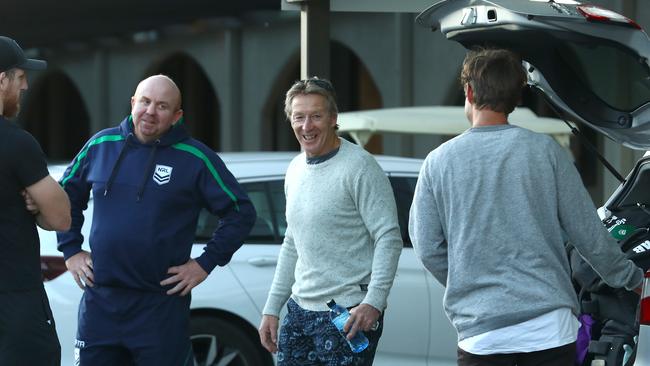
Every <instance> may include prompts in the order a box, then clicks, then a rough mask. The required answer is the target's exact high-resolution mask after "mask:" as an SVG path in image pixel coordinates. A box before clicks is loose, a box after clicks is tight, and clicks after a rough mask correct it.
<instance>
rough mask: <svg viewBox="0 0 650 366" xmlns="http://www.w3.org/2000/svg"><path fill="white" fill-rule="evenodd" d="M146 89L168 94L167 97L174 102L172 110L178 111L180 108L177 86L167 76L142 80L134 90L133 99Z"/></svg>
mask: <svg viewBox="0 0 650 366" xmlns="http://www.w3.org/2000/svg"><path fill="white" fill-rule="evenodd" d="M147 88H156V89H159V90H161V91H164V92H165V93H169V95H168V96H169V97H170V98H171V99H172V100H175V101H176V103H175V104H174V105H173V108H174V110H178V109H180V108H181V90H180V89H178V86H177V85H176V83H175V82H174V80H172V79H171V78H170V77H169V76H167V75H163V74H158V75H153V76H149V77H148V78H146V79H144V80H142V81H141V82H140V83H139V84H138V87H137V88H135V94H134V95H133V97H136V96H138V95H140V94H142V91H143V90H145V89H147Z"/></svg>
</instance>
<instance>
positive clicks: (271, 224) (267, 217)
mask: <svg viewBox="0 0 650 366" xmlns="http://www.w3.org/2000/svg"><path fill="white" fill-rule="evenodd" d="M242 188H243V189H244V190H245V191H246V193H247V194H248V197H249V198H250V199H251V201H252V202H253V205H254V206H255V210H256V211H257V220H256V221H255V225H253V228H252V229H251V232H250V234H249V235H248V238H247V239H246V243H249V244H280V243H282V238H283V237H284V232H285V231H286V229H287V222H286V220H285V216H284V206H285V201H284V181H283V180H276V181H269V182H255V183H244V184H242ZM218 226H219V218H218V217H216V216H214V215H212V214H210V213H209V212H208V211H207V210H203V211H201V214H200V215H199V220H198V224H197V228H196V241H198V242H206V241H208V240H210V238H212V234H213V233H214V231H215V230H216V229H217V227H218Z"/></svg>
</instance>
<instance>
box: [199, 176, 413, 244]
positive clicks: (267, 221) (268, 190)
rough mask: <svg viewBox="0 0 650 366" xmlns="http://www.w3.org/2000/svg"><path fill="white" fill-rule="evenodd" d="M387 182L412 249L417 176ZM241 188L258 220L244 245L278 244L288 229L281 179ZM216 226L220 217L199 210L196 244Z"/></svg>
mask: <svg viewBox="0 0 650 366" xmlns="http://www.w3.org/2000/svg"><path fill="white" fill-rule="evenodd" d="M389 179H390V183H391V186H392V187H393V193H394V194H395V201H396V203H397V218H398V220H399V226H400V230H401V234H402V240H403V241H404V246H406V247H411V240H410V239H409V235H408V220H409V210H410V208H411V201H412V200H413V192H414V191H415V183H416V182H417V178H416V177H390V178H389ZM242 188H244V190H245V191H246V193H248V197H249V198H250V199H251V201H252V202H253V205H254V206H255V210H256V211H257V220H256V221H255V225H254V226H253V228H252V229H251V232H250V234H249V235H248V238H247V239H246V243H247V244H281V243H282V240H283V239H284V233H285V231H286V230H287V221H286V216H285V213H284V210H285V206H286V201H285V197H284V180H275V181H268V182H255V183H244V184H242ZM218 225H219V218H217V217H215V216H213V215H211V214H210V213H209V212H208V211H207V210H203V211H201V214H200V215H199V220H198V225H197V229H196V241H197V242H206V241H208V240H210V238H212V234H213V233H214V231H215V230H216V228H217V227H218Z"/></svg>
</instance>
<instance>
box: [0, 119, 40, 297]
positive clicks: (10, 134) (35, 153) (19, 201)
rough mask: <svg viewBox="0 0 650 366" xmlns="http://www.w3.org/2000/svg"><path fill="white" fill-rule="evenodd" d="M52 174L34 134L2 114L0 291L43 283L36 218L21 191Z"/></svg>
mask: <svg viewBox="0 0 650 366" xmlns="http://www.w3.org/2000/svg"><path fill="white" fill-rule="evenodd" d="M48 174H49V173H48V171H47V162H46V160H45V154H43V150H42V149H41V147H40V145H39V144H38V142H37V141H36V140H35V139H34V137H33V136H32V135H30V134H29V133H28V132H26V131H24V130H23V129H21V128H20V127H18V126H16V124H14V123H13V122H10V121H8V120H6V119H4V118H2V117H0V202H1V203H2V206H1V207H0V292H8V291H25V290H31V289H36V288H39V287H40V286H41V285H42V279H41V269H40V268H41V265H40V248H39V241H38V231H37V230H36V221H35V218H34V216H33V215H32V214H31V213H29V211H27V209H26V208H25V201H24V199H23V197H22V195H21V194H20V192H21V191H22V190H23V189H25V187H29V186H31V185H32V184H34V183H36V182H38V181H40V180H41V179H43V178H44V177H46V176H47V175H48Z"/></svg>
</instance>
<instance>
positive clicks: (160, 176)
mask: <svg viewBox="0 0 650 366" xmlns="http://www.w3.org/2000/svg"><path fill="white" fill-rule="evenodd" d="M171 179H172V167H170V166H167V165H160V164H156V169H154V171H153V181H154V182H156V183H157V184H158V185H163V184H167V183H169V181H170V180H171Z"/></svg>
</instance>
